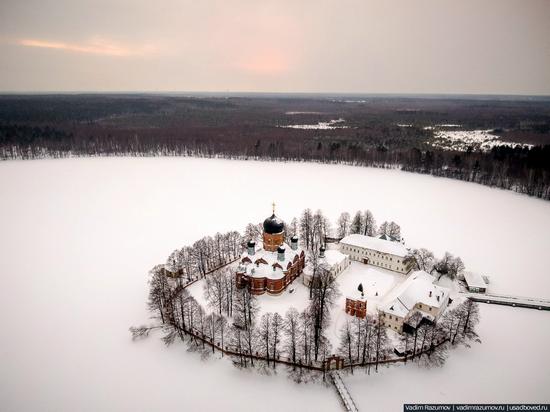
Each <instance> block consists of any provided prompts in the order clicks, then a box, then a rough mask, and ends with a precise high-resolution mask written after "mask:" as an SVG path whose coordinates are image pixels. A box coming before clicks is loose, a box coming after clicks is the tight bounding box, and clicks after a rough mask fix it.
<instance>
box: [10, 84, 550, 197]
mask: <svg viewBox="0 0 550 412" xmlns="http://www.w3.org/2000/svg"><path fill="white" fill-rule="evenodd" d="M336 119H344V121H343V122H341V123H336V124H335V125H336V126H337V128H334V129H300V128H289V127H285V126H289V125H304V124H306V125H312V124H317V123H319V122H329V121H331V120H336ZM442 124H458V125H460V126H461V130H493V133H494V134H497V135H498V136H499V138H500V140H502V141H506V142H514V143H521V144H531V145H533V147H532V148H530V149H529V148H525V147H521V146H519V145H512V146H500V147H494V148H492V149H491V150H490V151H481V150H479V149H475V148H473V147H470V148H468V150H466V151H457V150H446V149H442V148H437V147H434V146H433V145H432V143H433V139H434V131H433V129H431V127H434V126H437V125H442ZM403 125H406V127H403ZM341 126H345V127H341ZM71 156H200V157H223V158H238V159H262V160H278V161H281V160H283V161H286V160H292V161H315V162H324V163H345V164H351V165H358V166H370V167H381V168H400V169H402V170H405V171H410V172H416V173H424V174H431V175H434V176H443V177H449V178H453V179H460V180H465V181H469V182H476V183H480V184H484V185H487V186H494V187H499V188H503V189H508V190H514V191H516V192H519V193H525V194H528V195H531V196H536V197H539V198H543V199H550V99H547V98H527V97H525V98H491V97H486V98H474V97H388V96H386V97H384V96H382V97H380V96H379V97H373V96H370V97H369V96H364V97H357V96H352V97H349V96H347V97H346V96H341V97H335V96H308V95H304V96H284V95H279V96H265V95H258V96H240V97H239V96H226V97H224V96H206V95H204V96H200V95H196V96H176V95H149V94H145V95H140V94H131V95H122V94H116V95H110V94H107V95H95V94H90V95H4V96H0V158H1V159H4V160H7V159H37V158H48V157H51V158H61V157H71Z"/></svg>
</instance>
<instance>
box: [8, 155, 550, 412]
mask: <svg viewBox="0 0 550 412" xmlns="http://www.w3.org/2000/svg"><path fill="white" fill-rule="evenodd" d="M0 194H1V197H2V201H1V202H0V212H1V216H2V231H1V232H0V248H1V249H0V250H1V253H0V258H1V259H0V279H1V281H2V287H1V288H0V305H1V306H0V308H1V310H0V322H1V324H2V328H1V329H0V342H1V345H0V365H1V368H0V405H2V410H6V411H12V410H40V411H49V410H56V411H73V410H79V411H80V410H90V411H97V410H117V411H118V410H182V409H185V410H197V409H203V410H220V409H225V410H247V409H249V410H256V409H257V405H258V402H261V401H262V400H263V399H266V398H268V397H269V396H271V395H272V394H273V392H274V391H276V392H285V393H286V396H277V403H274V402H267V403H266V404H264V409H265V410H298V409H299V410H315V411H323V410H338V408H339V407H340V406H339V403H338V400H337V398H336V396H335V394H334V392H333V391H332V390H330V389H327V388H324V387H322V386H320V385H295V384H293V383H292V382H290V381H288V380H287V379H286V378H285V376H284V375H285V374H284V372H282V371H281V373H280V374H279V375H278V376H262V375H259V374H257V373H250V372H248V371H244V372H243V371H239V370H236V369H235V368H233V367H232V366H230V365H229V364H228V363H227V362H225V361H221V362H220V361H206V362H205V361H201V360H200V359H199V356H198V355H196V354H193V353H191V354H190V353H187V352H186V351H185V348H184V347H183V345H175V346H173V347H170V348H165V347H163V345H162V343H161V342H160V340H159V339H158V336H152V337H151V338H149V339H147V340H145V341H142V342H139V343H133V342H131V340H130V336H129V333H128V331H127V329H128V327H129V326H130V325H136V324H141V323H143V322H144V321H146V319H147V316H148V315H147V311H146V308H145V300H146V294H147V272H148V270H149V269H150V268H151V267H152V266H153V265H154V264H156V263H159V262H162V261H164V259H165V258H166V257H167V255H168V254H169V253H170V252H171V251H172V250H173V249H175V248H178V247H181V246H183V245H185V244H188V243H191V242H193V241H194V240H196V239H198V238H200V237H202V236H203V235H207V234H214V233H215V232H216V231H220V232H223V231H227V230H230V229H237V230H239V231H242V230H243V228H244V225H245V224H246V223H248V222H250V221H261V220H263V219H264V218H265V217H266V216H267V215H268V214H269V213H270V211H271V206H270V205H271V202H272V201H273V200H275V201H276V202H277V205H278V206H277V214H278V215H279V216H281V217H282V218H284V219H286V220H288V221H290V219H291V218H292V217H293V216H295V215H298V213H299V212H300V211H301V210H302V209H304V208H305V207H312V208H321V209H323V211H324V212H325V213H326V214H327V215H328V216H329V217H331V218H332V220H333V221H335V220H336V217H337V215H338V214H339V213H340V212H341V211H343V210H348V211H350V212H351V213H353V212H355V210H357V209H366V208H369V209H370V210H372V211H373V213H374V215H375V217H376V219H377V221H378V222H381V221H383V220H386V219H388V220H395V221H396V222H398V223H399V224H400V225H401V227H402V232H403V234H404V237H405V239H406V241H407V243H408V244H409V245H412V246H424V247H427V248H429V249H432V250H433V251H434V252H436V254H438V255H439V254H442V253H443V252H444V251H445V250H449V251H451V252H452V253H454V254H457V255H459V256H461V257H462V258H463V260H464V262H465V264H466V266H467V268H468V269H470V270H476V271H480V272H482V273H483V274H487V275H489V276H490V277H491V285H490V288H491V291H493V292H496V293H511V294H518V295H526V296H538V297H543V298H550V276H548V274H549V273H550V270H549V269H548V263H547V253H548V250H550V235H549V233H550V203H549V202H544V201H541V200H537V199H532V198H528V197H526V196H522V195H518V194H515V193H511V192H505V191H501V190H497V189H490V188H486V187H483V186H479V185H474V184H468V183H463V182H458V181H451V180H447V179H438V178H434V177H431V176H421V175H415V174H407V173H403V172H399V171H388V170H378V169H368V168H355V167H348V166H334V165H317V164H299V163H262V162H243V161H227V160H205V159H182V158H145V159H131V158H98V159H66V160H40V161H27V162H23V161H13V162H3V163H0ZM482 315H483V320H482V324H481V325H480V332H481V334H482V339H483V340H484V343H483V345H478V346H475V347H474V348H473V349H471V350H459V351H455V352H454V353H452V354H451V358H450V360H449V362H448V364H447V365H446V366H445V367H444V368H443V369H440V370H430V371H426V370H418V369H417V368H415V367H413V368H391V369H388V370H384V372H383V374H381V375H379V376H370V377H368V376H364V375H362V374H357V375H356V376H354V377H351V378H349V379H348V381H349V382H350V383H351V389H352V392H353V395H354V396H355V397H356V398H357V400H358V402H359V407H360V408H361V406H362V405H364V406H365V408H364V409H366V407H367V406H369V403H370V402H372V403H375V404H377V405H379V406H378V407H377V408H375V409H373V410H381V409H380V408H381V407H382V405H386V404H385V403H384V402H385V400H387V401H388V402H389V403H392V404H396V402H397V404H399V402H401V403H402V400H403V401H408V400H416V399H423V400H437V401H454V400H464V401H466V400H474V399H471V397H469V396H468V394H469V393H471V390H472V388H471V386H472V382H471V379H470V378H469V377H468V376H466V374H467V370H466V367H465V366H464V365H471V367H472V368H475V370H473V371H470V373H472V374H473V375H474V376H476V377H477V379H478V382H479V385H481V388H482V389H483V394H482V395H479V396H478V397H479V399H480V400H487V401H489V400H495V401H497V400H510V401H543V400H548V396H547V390H546V388H547V387H548V386H549V384H550V379H549V378H548V374H547V373H546V374H545V373H543V372H544V371H545V370H548V367H549V366H550V354H549V352H548V350H547V346H548V341H549V339H550V327H549V326H550V313H548V312H544V313H541V312H538V311H530V310H525V309H521V310H520V309H511V308H497V307H482ZM515 322H519V323H521V324H522V325H521V326H520V327H519V328H518V329H513V326H512V323H515ZM531 325H532V326H533V327H532V328H531ZM528 336H531V339H527V337H528ZM502 340H504V341H505V342H506V344H505V345H504V346H503V347H499V346H498V343H499V342H501V341H502ZM525 342H528V343H525ZM518 347H521V348H522V355H524V356H525V357H526V358H525V359H524V361H523V362H521V361H517V360H515V359H516V358H517V356H515V355H514V354H513V353H512V352H513V351H514V350H515V349H517V348H518ZM500 362H502V367H501V368H500V369H499V370H498V371H496V372H495V368H498V367H499V366H500V365H501V363H500ZM405 369H407V370H405ZM537 371H538V372H537ZM401 372H403V373H401ZM541 373H542V374H541ZM378 377H380V379H379V380H376V378H378ZM405 378H410V387H411V389H410V390H409V391H403V392H402V397H401V398H400V397H396V396H395V394H396V392H397V391H396V390H395V386H394V385H395V384H396V383H397V382H402V383H403V384H406V382H403V379H405ZM517 378H518V379H517ZM528 378H530V379H531V380H530V381H529V380H526V379H528ZM420 380H424V381H425V383H424V384H418V386H415V385H417V383H418V382H419V381H420ZM442 380H444V381H445V385H444V387H443V388H441V389H436V390H435V392H434V393H436V394H437V395H436V396H434V397H432V396H431V394H430V392H429V391H430V387H431V388H433V387H434V386H436V387H437V385H438V382H441V381H442ZM375 381H376V383H374V382H375ZM411 382H414V385H413V384H412V383H411ZM518 382H522V384H518ZM251 387H253V388H254V390H251ZM214 388H215V394H216V396H211V394H212V391H213V389H214ZM412 388H417V390H416V391H414V396H413V389H412ZM499 388H501V389H499ZM375 389H376V391H378V392H377V393H378V395H375V394H374V391H375ZM383 393H386V394H387V396H386V398H385V397H383V396H382V394H383ZM409 394H410V397H409ZM500 396H502V398H501V397H500ZM544 398H546V399H544ZM476 400H477V398H476ZM247 402H252V403H250V404H248V406H247Z"/></svg>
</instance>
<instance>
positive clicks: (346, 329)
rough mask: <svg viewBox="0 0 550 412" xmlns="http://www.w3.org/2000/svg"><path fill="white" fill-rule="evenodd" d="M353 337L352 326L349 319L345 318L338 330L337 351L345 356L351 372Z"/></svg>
mask: <svg viewBox="0 0 550 412" xmlns="http://www.w3.org/2000/svg"><path fill="white" fill-rule="evenodd" d="M355 339H356V335H355V333H354V331H353V326H352V324H351V322H350V321H349V319H346V323H345V324H344V325H343V326H342V329H341V330H340V346H339V348H338V352H339V353H340V354H341V355H342V356H344V357H346V359H347V361H348V363H349V365H350V368H351V373H353V347H354V346H355Z"/></svg>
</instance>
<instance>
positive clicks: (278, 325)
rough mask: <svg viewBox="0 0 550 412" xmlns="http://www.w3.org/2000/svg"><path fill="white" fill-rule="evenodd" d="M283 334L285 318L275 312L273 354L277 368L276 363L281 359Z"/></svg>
mask: <svg viewBox="0 0 550 412" xmlns="http://www.w3.org/2000/svg"><path fill="white" fill-rule="evenodd" d="M282 333H283V318H282V316H281V315H279V313H277V312H275V313H274V314H273V316H272V317H271V338H270V339H271V352H272V359H273V367H275V364H276V363H275V361H276V360H277V359H279V343H280V342H281V335H282Z"/></svg>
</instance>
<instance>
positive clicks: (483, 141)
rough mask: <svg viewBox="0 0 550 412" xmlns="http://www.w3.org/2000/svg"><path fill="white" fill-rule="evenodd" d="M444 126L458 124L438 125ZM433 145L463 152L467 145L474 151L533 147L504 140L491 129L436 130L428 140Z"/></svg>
mask: <svg viewBox="0 0 550 412" xmlns="http://www.w3.org/2000/svg"><path fill="white" fill-rule="evenodd" d="M440 126H445V127H460V126H459V125H440ZM429 143H431V145H432V146H433V147H439V148H441V149H445V150H459V151H462V152H465V151H466V150H468V147H471V148H472V149H473V150H474V151H476V150H482V151H489V150H491V149H492V148H493V147H497V146H510V147H515V146H522V147H533V145H532V144H521V143H514V142H505V141H502V140H500V138H499V137H498V136H497V135H495V134H493V131H492V130H440V129H438V130H436V131H435V132H434V140H433V141H431V142H429Z"/></svg>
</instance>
